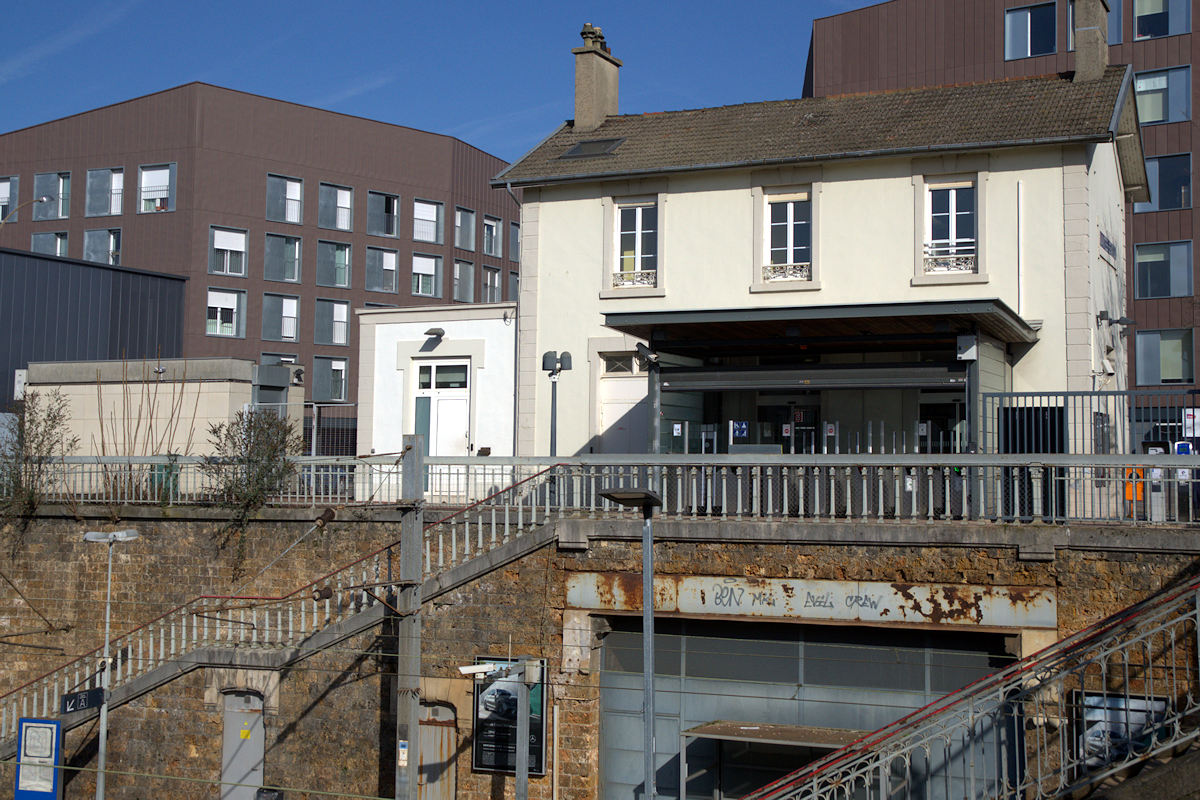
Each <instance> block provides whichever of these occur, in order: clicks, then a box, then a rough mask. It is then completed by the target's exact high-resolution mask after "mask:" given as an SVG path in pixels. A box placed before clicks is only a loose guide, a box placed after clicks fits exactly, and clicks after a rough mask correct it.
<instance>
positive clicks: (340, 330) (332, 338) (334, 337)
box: [313, 297, 350, 346]
mask: <svg viewBox="0 0 1200 800" xmlns="http://www.w3.org/2000/svg"><path fill="white" fill-rule="evenodd" d="M322 306H328V307H329V309H330V315H329V320H330V321H329V338H328V340H323V339H322V338H321V334H322V333H323V332H324V331H322V330H321V329H320V326H319V323H318V324H315V325H314V326H313V329H314V331H313V343H314V344H321V345H338V346H341V345H346V344H349V343H350V304H349V303H348V302H346V301H345V300H333V299H330V298H325V297H318V298H317V304H316V308H317V311H316V312H314V313H313V320H314V322H316V321H317V320H318V318H319V317H320V316H321V314H320V313H319V312H320V309H321V307H322Z"/></svg>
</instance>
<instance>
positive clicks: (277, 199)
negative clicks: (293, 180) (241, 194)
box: [267, 175, 287, 222]
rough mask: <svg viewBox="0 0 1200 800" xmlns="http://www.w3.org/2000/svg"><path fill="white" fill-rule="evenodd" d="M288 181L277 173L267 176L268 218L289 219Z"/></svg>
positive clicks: (278, 220) (279, 220) (280, 220)
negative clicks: (276, 174)
mask: <svg viewBox="0 0 1200 800" xmlns="http://www.w3.org/2000/svg"><path fill="white" fill-rule="evenodd" d="M286 215H287V181H286V180H284V179H283V178H280V177H278V176H275V175H268V176H267V219H271V220H275V221H277V222H284V221H286V220H287V216H286Z"/></svg>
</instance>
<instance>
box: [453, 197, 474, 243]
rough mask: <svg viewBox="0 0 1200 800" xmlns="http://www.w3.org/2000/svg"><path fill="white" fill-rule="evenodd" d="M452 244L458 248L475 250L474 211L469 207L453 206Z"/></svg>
mask: <svg viewBox="0 0 1200 800" xmlns="http://www.w3.org/2000/svg"><path fill="white" fill-rule="evenodd" d="M454 246H455V247H457V248H458V249H459V250H471V251H474V250H475V212H474V211H472V210H471V209H469V208H463V207H462V206H455V208H454Z"/></svg>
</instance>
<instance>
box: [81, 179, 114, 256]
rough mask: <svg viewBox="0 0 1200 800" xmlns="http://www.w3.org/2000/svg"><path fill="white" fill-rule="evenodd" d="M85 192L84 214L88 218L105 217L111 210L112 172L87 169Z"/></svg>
mask: <svg viewBox="0 0 1200 800" xmlns="http://www.w3.org/2000/svg"><path fill="white" fill-rule="evenodd" d="M86 191H87V197H86V201H87V202H86V206H85V209H84V214H85V215H87V216H89V217H99V216H107V215H108V213H109V211H110V210H111V209H112V199H111V197H112V170H108V169H89V170H88V171H87V187H86ZM84 246H85V247H86V244H85V245H84Z"/></svg>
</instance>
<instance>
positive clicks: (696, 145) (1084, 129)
mask: <svg viewBox="0 0 1200 800" xmlns="http://www.w3.org/2000/svg"><path fill="white" fill-rule="evenodd" d="M1126 70H1127V67H1125V66H1111V67H1109V68H1108V69H1107V71H1106V72H1105V74H1104V76H1103V77H1101V78H1100V79H1098V80H1095V81H1085V82H1080V83H1073V82H1072V81H1071V80H1070V78H1069V77H1064V76H1048V77H1037V78H1023V79H1009V80H1000V81H991V82H987V83H977V84H969V85H962V86H943V87H934V88H926V89H910V90H902V91H890V92H878V93H869V94H857V95H843V96H838V97H816V98H805V99H801V100H776V101H770V102H764V103H746V104H743V105H736V106H721V107H718V108H702V109H696V110H691V111H667V112H660V113H652V114H630V115H623V116H614V117H609V118H608V119H607V120H605V121H604V124H602V125H601V126H600V127H599V128H597V129H596V130H592V131H588V132H586V133H579V132H576V131H575V130H574V129H573V128H572V127H571V125H569V124H568V125H564V126H563V127H562V128H561V129H559V130H558V131H557V132H556V133H554V134H553V135H552V136H550V138H548V139H547V140H546V141H544V142H542V144H540V145H539V146H538V147H536V148H535V149H534V150H533V151H531V152H530V153H529V154H527V155H526V156H525V157H524V158H522V159H521V160H519V161H518V162H517V163H515V164H513V165H512V167H510V168H509V169H507V170H506V171H504V172H502V173H500V175H499V176H497V178H496V179H495V181H493V183H494V184H496V185H503V184H504V183H506V182H511V183H512V184H514V185H525V184H540V183H553V182H556V181H564V180H572V179H584V178H593V177H603V176H609V175H614V176H615V175H630V174H654V173H656V172H674V171H679V170H684V169H702V168H713V167H723V166H739V165H753V164H759V163H788V162H797V161H814V160H823V159H831V158H844V157H851V156H865V155H872V154H884V153H909V152H921V151H944V150H961V149H975V148H982V147H995V146H1004V145H1018V144H1028V143H1037V142H1055V141H1098V140H1106V139H1108V138H1109V136H1110V125H1111V124H1112V121H1113V118H1114V113H1115V111H1116V110H1117V108H1116V106H1117V100H1118V97H1119V95H1120V92H1121V86H1122V82H1123V81H1124V80H1125V74H1126ZM600 139H623V140H624V141H622V142H621V143H620V145H619V146H617V147H616V149H615V150H614V151H613V152H612V153H611V154H606V155H599V156H592V157H587V158H561V156H562V155H563V154H564V153H566V152H567V151H568V150H570V149H571V148H572V147H573V146H574V145H576V144H578V143H580V142H588V141H594V140H600Z"/></svg>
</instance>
